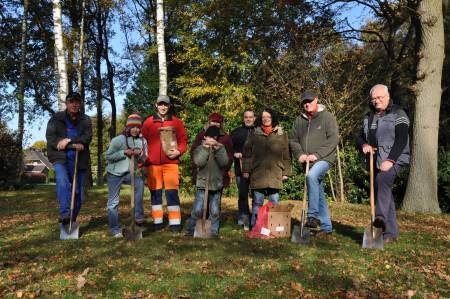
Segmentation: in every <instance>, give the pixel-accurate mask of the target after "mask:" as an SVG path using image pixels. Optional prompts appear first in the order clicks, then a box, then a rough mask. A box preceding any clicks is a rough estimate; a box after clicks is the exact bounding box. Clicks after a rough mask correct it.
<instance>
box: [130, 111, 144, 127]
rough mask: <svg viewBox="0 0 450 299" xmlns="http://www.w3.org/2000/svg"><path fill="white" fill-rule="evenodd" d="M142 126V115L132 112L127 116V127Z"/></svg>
mask: <svg viewBox="0 0 450 299" xmlns="http://www.w3.org/2000/svg"><path fill="white" fill-rule="evenodd" d="M141 126H142V117H141V116H140V115H139V114H138V113H136V112H134V113H132V114H130V116H128V119H127V127H139V128H140V127H141Z"/></svg>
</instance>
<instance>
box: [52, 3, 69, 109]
mask: <svg viewBox="0 0 450 299" xmlns="http://www.w3.org/2000/svg"><path fill="white" fill-rule="evenodd" d="M53 25H54V29H55V52H56V60H57V66H58V68H57V74H58V75H57V77H58V81H59V84H58V108H59V110H64V109H66V104H65V102H66V96H67V93H68V90H69V84H68V81H67V64H66V57H65V51H64V41H63V29H62V18H61V2H60V1H59V0H53Z"/></svg>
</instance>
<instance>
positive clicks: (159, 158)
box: [142, 95, 187, 233]
mask: <svg viewBox="0 0 450 299" xmlns="http://www.w3.org/2000/svg"><path fill="white" fill-rule="evenodd" d="M155 107H156V113H155V114H154V115H152V116H150V117H149V118H147V119H146V120H145V122H144V125H143V126H142V136H143V137H144V138H145V139H146V141H147V144H148V153H149V155H148V158H147V161H146V165H148V187H149V188H150V193H151V202H152V218H153V225H154V229H155V230H160V229H162V228H164V222H163V216H164V212H163V206H162V190H163V189H164V192H165V194H166V199H167V210H168V214H169V215H168V218H169V226H170V229H171V231H172V232H173V233H179V232H180V230H181V210H180V198H179V196H178V188H179V185H180V181H179V169H178V165H179V163H180V157H181V155H183V154H184V152H186V149H187V134H186V130H185V128H184V124H183V122H182V121H181V119H179V118H178V117H176V116H175V115H173V113H172V111H171V107H172V104H171V102H170V98H169V97H168V96H166V95H160V96H158V98H157V100H156V103H155ZM164 128H170V129H171V130H173V132H174V140H173V141H172V143H173V146H171V147H170V149H169V150H168V151H167V152H165V151H163V144H162V141H161V132H162V129H164Z"/></svg>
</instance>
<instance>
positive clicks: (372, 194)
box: [369, 150, 375, 222]
mask: <svg viewBox="0 0 450 299" xmlns="http://www.w3.org/2000/svg"><path fill="white" fill-rule="evenodd" d="M369 155H370V166H369V168H370V215H371V217H372V222H373V221H374V220H375V191H374V165H373V162H374V161H373V160H374V159H373V155H374V150H371V151H370V153H369Z"/></svg>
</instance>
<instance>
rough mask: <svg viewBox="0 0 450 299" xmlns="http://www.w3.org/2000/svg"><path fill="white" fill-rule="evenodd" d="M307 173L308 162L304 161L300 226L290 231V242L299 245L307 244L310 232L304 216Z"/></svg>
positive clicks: (306, 197)
mask: <svg viewBox="0 0 450 299" xmlns="http://www.w3.org/2000/svg"><path fill="white" fill-rule="evenodd" d="M308 172H309V161H306V170H305V185H304V188H303V190H304V191H303V205H302V213H301V217H300V226H298V225H294V228H293V230H292V236H291V242H295V243H300V244H308V243H309V240H310V237H311V231H310V229H309V228H308V227H305V218H306V217H305V216H306V211H307V206H306V202H307V201H308V187H307V184H306V176H307V175H308Z"/></svg>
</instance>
